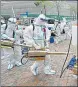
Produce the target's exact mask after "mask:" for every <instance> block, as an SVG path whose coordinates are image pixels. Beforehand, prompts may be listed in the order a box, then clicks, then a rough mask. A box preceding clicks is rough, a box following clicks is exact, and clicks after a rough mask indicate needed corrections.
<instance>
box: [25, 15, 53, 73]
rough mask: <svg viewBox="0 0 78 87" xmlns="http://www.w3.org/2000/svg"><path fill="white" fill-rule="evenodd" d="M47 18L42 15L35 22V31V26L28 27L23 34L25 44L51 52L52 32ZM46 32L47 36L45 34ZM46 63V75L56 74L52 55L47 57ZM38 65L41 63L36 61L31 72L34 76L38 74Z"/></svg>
mask: <svg viewBox="0 0 78 87" xmlns="http://www.w3.org/2000/svg"><path fill="white" fill-rule="evenodd" d="M46 25H47V22H46V17H45V15H44V14H40V15H39V16H38V18H36V19H35V21H34V30H33V26H32V25H30V26H28V27H27V28H26V29H25V31H24V32H23V38H24V42H25V43H26V44H27V45H31V46H34V47H35V48H36V49H41V48H47V49H46V50H47V51H49V39H50V35H51V31H50V30H49V29H48V27H46ZM44 29H45V31H46V34H45V32H44ZM44 39H45V40H46V43H45V42H44ZM46 59H47V60H46V62H45V67H44V73H45V74H55V71H54V70H51V66H50V65H51V60H50V59H51V58H50V55H47V56H46ZM38 65H39V62H37V61H35V63H34V64H33V65H32V66H31V71H32V73H33V74H34V75H37V74H38Z"/></svg>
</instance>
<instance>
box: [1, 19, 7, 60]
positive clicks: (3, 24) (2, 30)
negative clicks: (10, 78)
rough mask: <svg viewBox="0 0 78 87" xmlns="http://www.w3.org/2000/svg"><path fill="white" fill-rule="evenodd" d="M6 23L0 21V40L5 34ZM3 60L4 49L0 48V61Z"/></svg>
mask: <svg viewBox="0 0 78 87" xmlns="http://www.w3.org/2000/svg"><path fill="white" fill-rule="evenodd" d="M5 28H6V23H5V20H1V39H3V37H2V36H3V34H4V33H5ZM3 58H4V48H1V59H3Z"/></svg>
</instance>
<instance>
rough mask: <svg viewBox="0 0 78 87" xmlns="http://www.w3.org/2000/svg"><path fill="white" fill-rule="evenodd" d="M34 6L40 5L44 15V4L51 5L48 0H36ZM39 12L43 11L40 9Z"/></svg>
mask: <svg viewBox="0 0 78 87" xmlns="http://www.w3.org/2000/svg"><path fill="white" fill-rule="evenodd" d="M34 4H35V5H36V6H40V5H41V6H42V7H43V9H44V14H45V15H46V5H48V6H51V7H52V6H53V5H52V3H50V1H49V0H36V1H35V3H34ZM41 13H43V11H42V10H41Z"/></svg>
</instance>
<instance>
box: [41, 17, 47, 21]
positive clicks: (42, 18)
mask: <svg viewBox="0 0 78 87" xmlns="http://www.w3.org/2000/svg"><path fill="white" fill-rule="evenodd" d="M40 20H42V21H48V20H47V19H43V18H40Z"/></svg>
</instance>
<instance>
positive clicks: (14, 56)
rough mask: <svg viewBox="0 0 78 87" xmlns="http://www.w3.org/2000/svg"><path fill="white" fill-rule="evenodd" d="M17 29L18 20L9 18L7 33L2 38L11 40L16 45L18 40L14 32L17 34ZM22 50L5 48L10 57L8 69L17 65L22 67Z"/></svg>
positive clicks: (15, 47)
mask: <svg viewBox="0 0 78 87" xmlns="http://www.w3.org/2000/svg"><path fill="white" fill-rule="evenodd" d="M15 29H16V18H9V20H8V26H7V29H6V32H5V34H3V35H2V38H3V39H9V40H11V41H13V42H15V43H18V41H16V39H15V38H14V36H13V32H15ZM20 49H21V47H20V46H14V48H5V52H6V53H7V54H8V55H9V60H8V69H11V68H13V67H14V66H15V65H16V66H20V65H21V52H20V51H19V50H20Z"/></svg>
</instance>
